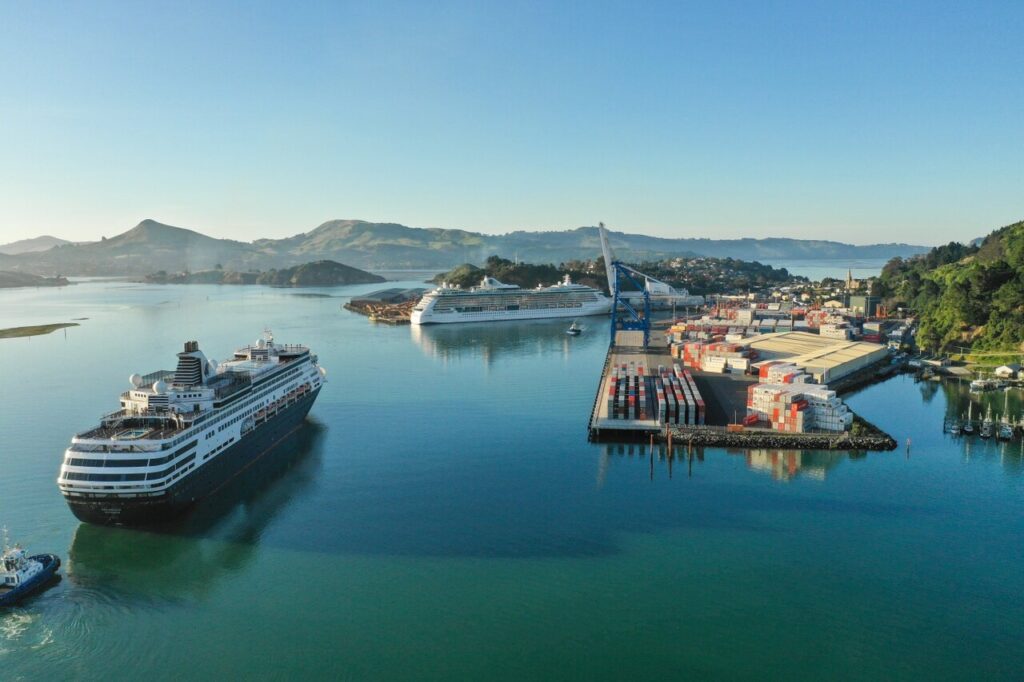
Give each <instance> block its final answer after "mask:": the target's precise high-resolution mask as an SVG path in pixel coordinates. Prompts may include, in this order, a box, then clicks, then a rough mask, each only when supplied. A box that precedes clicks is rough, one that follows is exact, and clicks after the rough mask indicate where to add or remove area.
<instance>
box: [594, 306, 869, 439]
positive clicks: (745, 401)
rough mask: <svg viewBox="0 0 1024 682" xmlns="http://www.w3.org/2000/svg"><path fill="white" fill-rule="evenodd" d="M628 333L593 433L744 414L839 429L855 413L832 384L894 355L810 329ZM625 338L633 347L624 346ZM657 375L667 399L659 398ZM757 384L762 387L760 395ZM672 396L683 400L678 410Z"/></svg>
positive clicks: (806, 427) (608, 373)
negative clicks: (699, 338) (657, 342)
mask: <svg viewBox="0 0 1024 682" xmlns="http://www.w3.org/2000/svg"><path fill="white" fill-rule="evenodd" d="M623 334H624V333H623V332H619V337H618V338H617V344H616V346H613V347H612V348H611V349H610V350H609V353H608V357H607V359H606V362H605V371H604V373H603V375H602V381H601V384H600V388H599V394H598V396H597V399H596V400H595V406H594V411H593V413H592V416H591V433H592V434H596V433H599V432H600V431H605V432H608V431H654V430H660V429H663V428H664V427H665V426H669V425H681V426H687V425H693V426H699V425H701V424H708V425H716V426H725V425H727V424H729V423H730V422H733V421H738V420H739V418H740V417H741V416H742V417H744V421H745V423H746V424H747V425H748V426H751V425H754V424H758V425H760V424H764V423H766V422H767V424H768V426H769V427H770V428H771V429H773V430H776V431H783V432H785V431H790V432H800V431H812V430H825V431H841V430H843V429H845V428H848V427H849V425H850V422H851V420H852V413H850V412H849V411H848V409H847V408H846V406H845V405H843V404H842V401H841V400H840V399H839V398H837V397H836V395H835V392H834V391H832V390H830V389H828V387H827V384H828V383H830V382H836V381H838V380H841V379H843V378H845V377H849V376H850V375H852V374H855V373H857V372H859V371H861V370H866V369H868V368H870V367H872V366H873V365H875V364H877V363H880V362H882V361H885V360H887V359H888V357H889V353H888V351H887V350H886V348H885V347H884V346H880V345H878V344H875V343H866V342H854V341H848V340H845V339H836V338H828V337H822V336H820V335H818V334H812V333H807V332H794V331H788V332H776V333H769V334H758V335H755V336H749V337H745V338H743V339H742V341H741V342H735V343H722V342H717V343H703V342H694V341H692V340H688V339H687V337H686V336H685V331H683V330H680V329H679V325H675V326H674V327H673V328H672V329H670V331H669V334H668V335H667V337H666V338H667V340H668V341H669V344H667V345H665V346H663V347H661V348H655V347H652V348H650V349H647V350H644V349H641V348H637V347H635V346H640V345H641V343H640V342H637V341H635V340H633V339H630V338H629V337H626V336H623ZM623 341H630V342H632V343H634V344H635V346H634V347H630V346H624V344H623ZM695 344H696V345H697V346H700V348H701V352H700V354H699V355H695V354H690V355H689V356H688V355H687V354H686V346H690V347H691V349H693V347H694V345H695ZM705 354H706V355H705ZM773 367H774V368H775V369H772V368H773ZM751 373H753V375H751ZM666 377H667V381H666ZM659 378H661V379H662V380H661V382H660V387H661V391H662V393H663V395H664V398H663V401H664V402H662V401H660V400H659V393H658V390H659V381H658V379H659ZM676 380H678V382H679V384H680V388H682V387H684V386H685V387H686V388H688V389H689V393H687V392H686V391H685V390H681V391H680V392H681V394H682V395H681V397H682V401H680V398H679V396H677V394H676ZM759 382H760V383H759ZM791 382H797V383H799V384H805V385H799V386H798V385H789V383H791ZM641 386H643V390H642V391H641V389H640V387H641ZM755 386H757V387H761V388H759V389H756V393H757V395H756V396H755V394H754V393H755V388H754V387H755ZM691 400H692V407H690V405H691V402H690V401H691ZM673 401H674V402H675V404H676V405H677V406H678V405H680V403H682V405H683V406H684V407H683V408H682V409H681V408H680V407H676V408H675V411H673V409H672V405H673ZM698 405H699V406H698ZM641 406H643V409H642V410H641ZM689 413H692V414H693V415H694V417H693V421H691V420H690V417H689ZM680 414H682V415H683V417H682V419H680V417H679V416H677V415H680ZM752 417H753V419H752Z"/></svg>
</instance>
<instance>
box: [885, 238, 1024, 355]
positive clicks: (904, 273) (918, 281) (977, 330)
mask: <svg viewBox="0 0 1024 682" xmlns="http://www.w3.org/2000/svg"><path fill="white" fill-rule="evenodd" d="M873 293H875V294H877V295H878V296H880V297H881V298H882V299H883V300H884V301H885V303H886V304H887V305H889V306H890V308H894V307H897V306H904V307H906V308H908V309H910V310H911V311H914V312H916V313H918V314H919V315H920V318H921V329H920V332H919V333H918V343H919V344H920V345H921V346H923V347H924V348H926V349H928V350H932V351H950V350H954V349H956V348H959V347H970V348H971V349H973V350H975V351H1003V350H1006V351H1020V350H1024V221H1022V222H1017V223H1014V224H1012V225H1007V226H1006V227H1003V228H1000V229H998V230H996V231H995V232H993V233H992V234H990V235H989V236H987V237H985V239H984V240H982V241H981V243H980V244H973V245H964V244H959V243H956V242H951V243H949V244H946V245H945V246H940V247H937V248H934V249H932V250H931V251H929V252H928V253H927V254H924V255H922V256H916V257H914V258H910V259H906V260H904V259H901V258H894V259H893V260H891V261H889V263H888V264H887V265H886V266H885V269H884V270H883V271H882V275H881V277H880V278H879V280H878V281H877V282H876V284H875V289H874V291H873Z"/></svg>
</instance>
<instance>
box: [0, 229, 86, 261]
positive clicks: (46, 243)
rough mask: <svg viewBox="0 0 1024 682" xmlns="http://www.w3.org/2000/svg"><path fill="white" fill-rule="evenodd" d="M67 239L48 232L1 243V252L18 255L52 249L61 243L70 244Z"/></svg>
mask: <svg viewBox="0 0 1024 682" xmlns="http://www.w3.org/2000/svg"><path fill="white" fill-rule="evenodd" d="M70 243H71V242H69V241H68V240H67V239H59V238H58V237H51V236H50V235H48V234H44V235H42V236H41V237H32V238H31V239H19V240H18V241H16V242H10V243H9V244H0V253H6V254H8V255H12V256H13V255H17V254H19V253H31V252H33V251H46V250H47V249H52V248H53V247H55V246H60V245H61V244H70Z"/></svg>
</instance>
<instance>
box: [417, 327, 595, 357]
mask: <svg viewBox="0 0 1024 682" xmlns="http://www.w3.org/2000/svg"><path fill="white" fill-rule="evenodd" d="M571 323H572V320H571V319H557V320H539V321H538V320H533V321H531V320H523V321H507V322H467V323H462V324H428V325H416V324H414V325H410V327H409V333H410V334H411V335H412V340H413V341H414V342H416V344H418V345H419V346H420V348H422V349H423V353H424V354H425V355H427V357H432V358H439V359H441V360H442V361H444V362H446V363H447V362H449V361H451V360H456V359H461V358H475V357H480V358H483V361H484V364H486V365H490V364H491V363H492V362H494V361H495V360H497V359H498V358H499V357H501V356H507V357H519V356H523V357H532V356H536V355H547V354H551V353H552V352H553V351H554V352H560V353H561V354H562V355H563V356H568V355H569V354H570V353H571V352H572V350H573V348H574V347H577V348H578V347H580V344H584V345H588V344H590V343H594V342H597V343H607V341H608V336H607V334H606V333H605V332H606V331H607V319H606V318H604V317H600V316H597V317H588V318H583V319H582V320H581V321H580V322H579V323H578V324H579V325H580V326H581V327H583V328H584V332H583V333H582V334H580V335H579V336H575V337H574V336H570V335H568V334H566V333H565V331H566V329H568V328H569V325H570V324H571Z"/></svg>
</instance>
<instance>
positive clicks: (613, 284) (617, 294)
mask: <svg viewBox="0 0 1024 682" xmlns="http://www.w3.org/2000/svg"><path fill="white" fill-rule="evenodd" d="M597 229H598V233H599V234H600V236H601V253H602V255H603V256H604V265H605V270H606V271H607V273H608V291H609V293H611V295H612V315H611V318H612V319H611V344H610V345H612V346H614V345H615V335H616V332H618V331H620V330H623V331H642V332H643V333H644V348H647V346H649V345H650V342H651V294H650V292H649V291H648V290H647V286H646V281H645V283H644V284H641V283H640V282H641V280H644V279H645V277H646V275H644V274H643V273H642V272H639V271H638V270H634V269H633V268H631V267H629V266H628V265H626V264H625V263H623V262H622V261H619V260H613V259H612V250H611V247H610V246H609V245H608V233H607V232H606V231H605V229H604V223H598V228H597ZM623 278H625V279H626V280H627V281H629V282H630V283H632V284H633V286H635V287H636V288H637V289H638V290H639V291H640V292H641V293H642V294H643V302H644V305H643V313H642V314H641V313H640V312H638V311H637V309H636V308H634V307H633V304H631V303H630V302H629V301H628V300H627V299H626V298H625V297H624V296H622V287H621V286H620V284H621V281H622V279H623Z"/></svg>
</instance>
